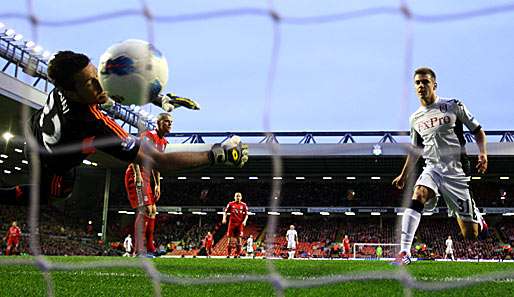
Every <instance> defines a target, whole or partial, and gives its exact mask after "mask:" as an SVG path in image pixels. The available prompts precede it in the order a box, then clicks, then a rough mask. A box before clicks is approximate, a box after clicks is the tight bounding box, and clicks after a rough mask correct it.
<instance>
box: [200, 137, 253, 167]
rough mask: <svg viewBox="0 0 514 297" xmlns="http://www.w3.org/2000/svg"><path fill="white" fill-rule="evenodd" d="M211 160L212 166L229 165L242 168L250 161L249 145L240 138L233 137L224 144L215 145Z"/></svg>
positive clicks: (210, 156)
mask: <svg viewBox="0 0 514 297" xmlns="http://www.w3.org/2000/svg"><path fill="white" fill-rule="evenodd" d="M209 159H210V160H211V163H212V164H228V165H233V166H235V167H239V168H241V167H243V166H244V164H245V163H246V162H247V161H248V145H247V144H243V143H242V142H241V138H240V137H239V136H232V137H230V138H229V139H227V140H225V141H224V142H223V143H216V144H215V145H213V146H212V148H211V151H210V154H209Z"/></svg>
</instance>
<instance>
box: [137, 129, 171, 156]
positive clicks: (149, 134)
mask: <svg viewBox="0 0 514 297" xmlns="http://www.w3.org/2000/svg"><path fill="white" fill-rule="evenodd" d="M141 140H143V141H146V142H150V143H152V144H153V146H154V147H155V148H156V149H157V150H158V151H159V152H164V149H166V145H167V144H168V141H167V140H166V138H164V137H162V138H161V137H159V134H157V130H152V131H150V130H148V131H145V132H143V134H141Z"/></svg>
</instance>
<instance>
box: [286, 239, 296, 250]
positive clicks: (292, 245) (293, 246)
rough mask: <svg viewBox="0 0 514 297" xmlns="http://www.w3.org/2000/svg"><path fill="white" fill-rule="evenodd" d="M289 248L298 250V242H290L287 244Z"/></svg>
mask: <svg viewBox="0 0 514 297" xmlns="http://www.w3.org/2000/svg"><path fill="white" fill-rule="evenodd" d="M287 248H288V249H292V250H295V249H296V242H295V241H288V242H287Z"/></svg>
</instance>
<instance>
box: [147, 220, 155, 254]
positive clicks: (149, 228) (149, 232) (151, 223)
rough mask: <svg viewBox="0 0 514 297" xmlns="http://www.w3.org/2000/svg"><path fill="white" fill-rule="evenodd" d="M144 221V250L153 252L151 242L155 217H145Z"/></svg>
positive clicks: (153, 247) (153, 248)
mask: <svg viewBox="0 0 514 297" xmlns="http://www.w3.org/2000/svg"><path fill="white" fill-rule="evenodd" d="M145 221H146V250H147V251H148V252H151V253H155V246H154V244H153V232H154V229H155V218H149V217H145Z"/></svg>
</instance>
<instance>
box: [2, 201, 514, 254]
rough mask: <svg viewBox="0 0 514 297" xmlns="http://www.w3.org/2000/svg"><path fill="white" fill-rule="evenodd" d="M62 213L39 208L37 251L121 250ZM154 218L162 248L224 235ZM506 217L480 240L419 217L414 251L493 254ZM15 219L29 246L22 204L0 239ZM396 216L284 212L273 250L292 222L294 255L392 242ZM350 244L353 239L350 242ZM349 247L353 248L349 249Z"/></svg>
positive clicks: (194, 247)
mask: <svg viewBox="0 0 514 297" xmlns="http://www.w3.org/2000/svg"><path fill="white" fill-rule="evenodd" d="M61 216H62V214H59V213H58V212H55V211H54V210H52V209H50V208H42V211H41V219H40V224H39V228H38V232H39V242H40V245H41V251H42V253H43V254H45V255H110V254H120V253H121V252H122V251H121V249H122V248H121V246H120V245H117V246H114V247H113V248H105V247H104V245H103V244H102V243H99V240H98V239H99V237H98V236H97V235H96V232H92V230H91V229H90V228H89V227H90V225H88V224H87V222H80V221H77V223H67V224H62V219H61ZM157 218H158V221H157V224H156V226H157V227H156V232H155V234H156V237H155V243H156V246H158V247H159V250H160V251H161V252H162V253H172V252H173V251H185V252H186V251H187V252H189V251H193V253H187V254H197V253H198V251H199V250H201V248H202V246H203V239H204V237H205V235H206V233H207V232H208V231H211V232H212V233H213V234H214V235H215V237H216V238H217V239H215V244H216V242H217V241H218V240H219V239H220V237H222V236H224V232H225V231H224V229H223V228H222V227H221V224H220V220H221V217H220V216H219V215H212V214H211V215H207V216H199V215H181V216H177V215H169V214H159V215H158V216H157ZM508 218H509V217H505V218H503V219H502V218H500V219H499V220H498V221H497V222H495V223H493V224H492V228H491V229H492V230H493V232H492V234H491V236H490V237H489V238H488V239H486V240H482V241H474V240H464V239H462V238H461V236H460V234H459V228H458V225H457V223H456V222H455V220H454V219H447V218H431V217H426V218H425V217H424V218H423V220H422V222H421V224H420V227H419V229H418V232H417V234H416V239H415V243H414V245H413V250H412V252H413V254H414V255H415V256H419V257H426V258H442V257H443V256H444V251H445V240H446V238H447V237H448V235H450V236H452V238H453V239H454V248H455V257H456V258H469V259H475V258H494V257H496V256H497V251H498V249H499V247H500V246H501V245H502V244H511V243H512V242H513V241H514V223H512V222H509V221H508ZM14 220H16V221H18V225H19V226H20V228H21V229H22V233H23V238H22V246H21V249H20V252H21V253H27V254H28V253H30V251H29V242H30V241H29V237H28V234H29V228H28V224H27V222H28V221H27V210H26V209H25V208H20V207H14V206H4V207H2V208H0V235H1V237H0V239H1V238H2V237H3V236H4V235H5V233H6V232H7V228H8V227H9V226H10V224H11V222H12V221H14ZM111 221H112V222H115V223H111V225H110V228H109V231H108V232H109V233H108V234H110V238H111V241H116V240H118V241H121V242H122V241H123V239H124V237H125V236H126V235H127V234H129V233H131V232H133V223H132V222H133V220H132V219H131V217H127V218H126V219H125V222H126V223H125V225H121V224H120V223H119V221H121V220H119V219H118V218H116V217H113V218H111ZM396 223H397V218H387V217H383V218H381V217H367V218H363V217H332V216H331V217H322V216H318V217H313V216H312V217H311V216H305V217H283V218H280V220H279V224H278V228H277V231H276V232H275V234H274V235H273V237H272V239H273V242H274V244H275V246H274V248H273V254H274V255H275V256H281V255H283V254H284V253H285V252H286V251H285V245H286V242H285V233H286V231H287V229H289V226H290V225H291V224H293V225H295V228H296V230H297V231H298V235H299V242H300V244H299V247H298V249H297V257H350V256H353V255H352V254H342V245H341V244H342V243H341V242H342V238H343V237H344V235H345V234H347V235H348V236H349V238H350V241H351V243H352V244H353V243H358V242H359V243H376V244H384V243H396V242H397V238H396V236H397V232H395V231H396ZM249 224H250V226H248V227H247V228H249V229H250V228H252V230H258V232H259V233H256V234H254V238H255V242H256V243H257V242H259V247H258V251H259V252H261V251H263V250H264V244H263V243H264V242H265V235H266V234H267V231H268V230H267V229H266V224H267V217H259V216H251V217H250V220H249ZM352 247H353V245H352ZM375 248H376V246H365V247H363V248H359V249H357V256H359V257H373V255H374V253H375ZM0 249H2V250H4V249H5V242H4V241H2V242H1V243H0ZM383 251H384V253H383V257H394V254H395V248H391V247H386V246H384V247H383ZM352 252H353V251H352Z"/></svg>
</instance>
